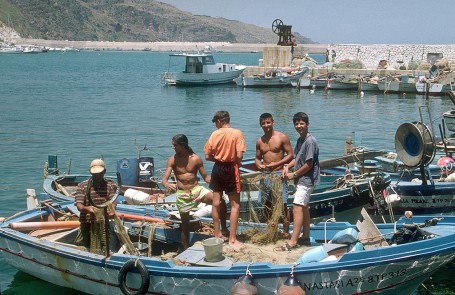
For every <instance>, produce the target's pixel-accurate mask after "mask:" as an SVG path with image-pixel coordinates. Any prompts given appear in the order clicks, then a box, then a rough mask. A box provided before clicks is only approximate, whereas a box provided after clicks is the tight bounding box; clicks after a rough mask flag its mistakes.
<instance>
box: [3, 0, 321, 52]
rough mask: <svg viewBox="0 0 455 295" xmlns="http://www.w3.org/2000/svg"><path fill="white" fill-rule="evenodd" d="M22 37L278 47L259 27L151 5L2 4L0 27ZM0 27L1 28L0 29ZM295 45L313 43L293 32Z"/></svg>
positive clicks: (18, 0)
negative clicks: (9, 21)
mask: <svg viewBox="0 0 455 295" xmlns="http://www.w3.org/2000/svg"><path fill="white" fill-rule="evenodd" d="M8 19H10V20H11V23H10V25H11V27H12V28H13V29H14V30H15V31H16V32H17V33H18V34H19V35H20V36H21V37H23V38H34V39H47V40H78V41H81V40H86V41H89V40H90V41H129V42H131V41H138V42H160V41H180V42H185V41H188V42H210V41H212V42H231V43H277V42H278V36H277V35H276V34H275V33H273V31H272V24H270V28H263V27H259V26H255V25H251V24H245V23H242V22H239V21H234V20H228V19H225V18H219V17H209V16H204V15H193V14H191V13H189V12H185V11H182V10H179V9H177V8H175V7H174V6H172V5H169V4H165V3H162V2H159V1H153V0H0V22H2V23H3V26H6V24H7V23H8ZM1 27H2V26H1V25H0V29H1ZM293 34H294V35H295V37H296V39H297V42H298V43H300V44H302V43H305V44H309V43H315V42H313V41H312V40H311V39H309V38H306V37H304V36H302V35H301V34H299V33H297V32H293Z"/></svg>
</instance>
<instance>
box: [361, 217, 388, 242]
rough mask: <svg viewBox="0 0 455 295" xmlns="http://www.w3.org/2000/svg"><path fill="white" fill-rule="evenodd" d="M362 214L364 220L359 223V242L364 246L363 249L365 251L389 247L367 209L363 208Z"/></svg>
mask: <svg viewBox="0 0 455 295" xmlns="http://www.w3.org/2000/svg"><path fill="white" fill-rule="evenodd" d="M361 214H362V217H363V220H362V221H360V220H359V221H357V229H358V230H359V241H360V242H361V243H362V244H363V247H364V248H365V249H371V248H378V247H384V246H388V245H389V244H388V243H387V241H386V240H385V238H384V236H383V235H382V234H381V232H380V231H379V229H378V227H377V226H376V224H374V222H373V220H371V217H370V216H369V215H368V213H367V211H366V210H365V208H362V211H361Z"/></svg>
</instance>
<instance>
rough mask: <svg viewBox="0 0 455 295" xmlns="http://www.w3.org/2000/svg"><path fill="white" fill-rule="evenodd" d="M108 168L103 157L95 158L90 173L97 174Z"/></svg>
mask: <svg viewBox="0 0 455 295" xmlns="http://www.w3.org/2000/svg"><path fill="white" fill-rule="evenodd" d="M104 169H106V165H104V161H103V160H101V159H95V160H93V161H92V163H90V173H92V174H96V173H101V172H103V171H104Z"/></svg>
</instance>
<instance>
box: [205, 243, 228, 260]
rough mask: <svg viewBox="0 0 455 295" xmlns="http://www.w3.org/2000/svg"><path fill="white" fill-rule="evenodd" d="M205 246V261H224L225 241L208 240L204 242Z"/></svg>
mask: <svg viewBox="0 0 455 295" xmlns="http://www.w3.org/2000/svg"><path fill="white" fill-rule="evenodd" d="M202 246H204V252H205V260H207V261H208V262H218V261H221V260H223V259H224V256H223V239H220V238H208V239H205V240H203V241H202Z"/></svg>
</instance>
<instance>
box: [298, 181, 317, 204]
mask: <svg viewBox="0 0 455 295" xmlns="http://www.w3.org/2000/svg"><path fill="white" fill-rule="evenodd" d="M313 191H314V186H305V185H297V190H296V191H295V194H294V204H296V205H301V206H308V203H309V202H310V196H311V193H313Z"/></svg>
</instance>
